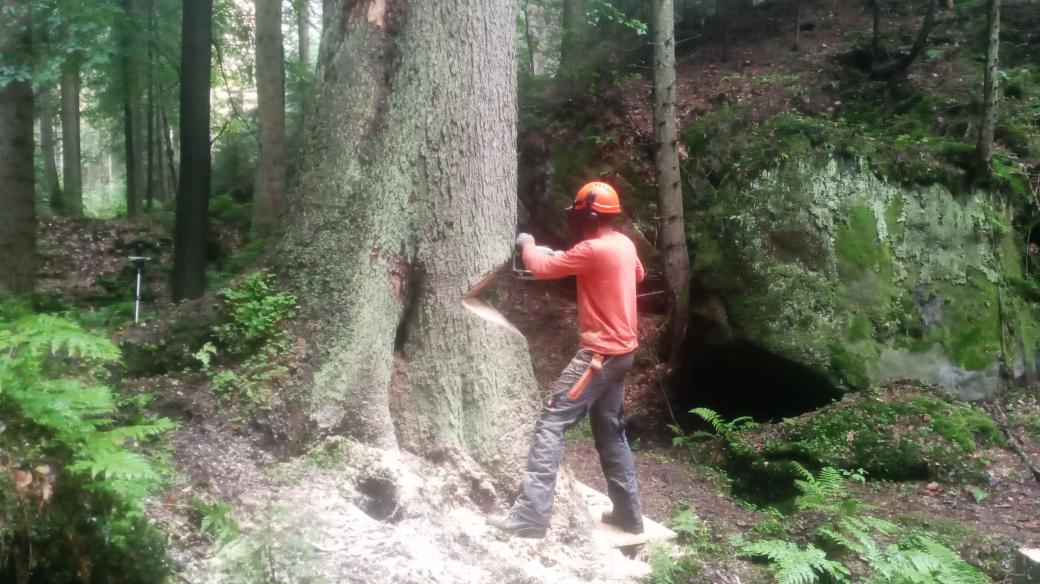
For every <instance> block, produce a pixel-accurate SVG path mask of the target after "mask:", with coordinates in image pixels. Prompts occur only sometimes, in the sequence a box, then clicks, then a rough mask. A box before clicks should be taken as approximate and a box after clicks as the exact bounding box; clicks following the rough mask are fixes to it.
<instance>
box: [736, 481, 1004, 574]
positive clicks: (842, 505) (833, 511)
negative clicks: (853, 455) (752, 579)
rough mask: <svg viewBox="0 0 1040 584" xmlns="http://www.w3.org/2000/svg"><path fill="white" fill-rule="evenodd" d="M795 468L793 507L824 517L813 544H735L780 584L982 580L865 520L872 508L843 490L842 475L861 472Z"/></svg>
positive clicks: (925, 545) (924, 544)
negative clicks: (761, 561)
mask: <svg viewBox="0 0 1040 584" xmlns="http://www.w3.org/2000/svg"><path fill="white" fill-rule="evenodd" d="M794 464H795V466H796V467H797V469H798V472H799V473H800V474H801V475H802V478H801V479H798V480H796V481H795V486H796V487H797V488H798V490H799V491H800V493H801V494H800V495H799V496H798V497H797V498H796V499H795V507H796V508H798V509H799V510H802V511H816V512H822V513H824V516H825V517H826V519H825V520H824V521H823V522H822V523H820V524H819V525H817V527H816V528H815V530H814V532H813V539H814V540H815V543H817V544H819V546H817V545H815V544H814V543H813V542H808V543H806V544H805V545H804V546H800V545H798V544H797V543H795V542H792V541H790V540H788V539H781V538H771V539H762V540H758V541H754V542H747V541H743V540H742V539H739V538H737V539H736V540H735V541H734V543H735V545H736V546H737V548H738V549H739V551H740V553H741V554H742V555H745V556H749V557H760V558H765V559H766V560H767V561H768V562H769V568H770V570H772V572H773V575H774V576H775V577H776V580H777V582H779V583H780V584H811V583H813V582H819V581H829V582H853V581H855V582H867V583H868V584H979V583H985V582H989V579H988V578H987V577H986V576H985V575H984V574H983V573H982V571H981V570H979V569H978V568H976V567H975V566H972V565H971V564H969V563H968V562H966V561H964V560H963V559H962V558H961V557H960V556H958V555H957V553H956V552H954V551H953V550H951V549H950V548H948V547H946V546H945V545H943V544H942V543H940V542H938V541H936V540H935V539H933V538H931V537H929V536H927V535H924V534H921V533H912V532H906V531H904V530H902V529H901V528H900V527H899V526H898V525H896V524H895V523H892V522H891V521H888V520H886V519H883V518H880V517H875V516H872V515H869V514H867V513H866V511H868V510H870V509H871V508H872V507H871V506H870V505H868V504H866V503H864V502H862V501H860V500H858V499H855V498H854V497H852V496H851V495H850V494H849V492H848V489H847V481H848V480H849V479H848V477H851V478H852V479H853V480H858V481H862V480H864V479H863V474H862V472H853V473H849V472H846V471H840V470H837V469H834V468H824V469H822V470H821V471H820V472H819V473H818V474H816V475H813V474H812V473H811V472H809V471H808V470H807V469H805V467H803V466H801V465H798V464H797V463H794ZM854 568H855V569H854ZM863 572H866V574H863ZM854 574H855V578H853V575H854Z"/></svg>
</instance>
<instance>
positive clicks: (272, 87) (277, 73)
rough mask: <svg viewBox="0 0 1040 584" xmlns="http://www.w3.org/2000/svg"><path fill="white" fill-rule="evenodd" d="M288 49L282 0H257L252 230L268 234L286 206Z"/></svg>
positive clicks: (261, 234) (258, 233)
mask: <svg viewBox="0 0 1040 584" xmlns="http://www.w3.org/2000/svg"><path fill="white" fill-rule="evenodd" d="M284 65H285V52H284V50H283V48H282V2H281V0H256V92H257V114H258V118H259V122H260V164H259V165H257V178H256V189H255V190H254V192H253V222H252V230H253V233H254V235H256V236H258V237H267V236H269V235H270V234H271V233H272V231H273V230H274V228H275V226H276V224H277V222H278V219H279V218H280V217H281V214H282V211H283V210H284V209H285V76H284V73H283V72H284V70H285V69H284Z"/></svg>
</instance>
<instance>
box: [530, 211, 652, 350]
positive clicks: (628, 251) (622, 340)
mask: <svg viewBox="0 0 1040 584" xmlns="http://www.w3.org/2000/svg"><path fill="white" fill-rule="evenodd" d="M524 265H525V266H527V268H528V269H529V270H531V273H532V274H533V275H534V277H535V278H538V279H539V280H551V279H553V278H563V277H565V276H577V277H578V337H579V339H580V342H581V346H582V348H585V349H589V350H591V351H595V352H597V353H601V354H603V355H622V354H625V353H630V352H632V351H634V350H636V347H638V346H639V340H638V335H639V328H638V323H637V321H636V282H642V281H643V264H642V263H640V261H639V257H638V256H637V255H636V246H635V245H633V244H632V240H630V239H629V238H627V237H625V235H624V234H622V233H618V232H616V231H613V232H610V233H607V234H606V235H602V236H600V237H597V238H594V239H586V240H585V241H582V242H581V243H579V244H578V245H575V246H574V247H572V248H571V249H570V250H568V251H566V252H565V253H557V254H554V255H548V254H543V253H540V252H538V251H537V250H536V249H535V245H534V244H533V243H529V244H527V245H525V246H524Z"/></svg>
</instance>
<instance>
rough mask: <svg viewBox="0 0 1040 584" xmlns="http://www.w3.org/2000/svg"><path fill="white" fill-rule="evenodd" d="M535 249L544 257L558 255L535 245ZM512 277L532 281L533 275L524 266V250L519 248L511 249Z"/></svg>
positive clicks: (549, 249) (542, 246) (551, 250)
mask: <svg viewBox="0 0 1040 584" xmlns="http://www.w3.org/2000/svg"><path fill="white" fill-rule="evenodd" d="M535 249H536V250H538V251H539V252H541V253H544V254H545V255H556V254H557V253H560V252H558V251H555V250H553V249H552V248H550V247H546V246H544V245H536V246H535ZM513 275H514V276H516V277H517V278H519V279H521V280H534V279H535V277H534V274H532V273H531V270H529V269H527V266H525V265H524V250H523V249H522V248H521V247H520V246H516V247H514V248H513Z"/></svg>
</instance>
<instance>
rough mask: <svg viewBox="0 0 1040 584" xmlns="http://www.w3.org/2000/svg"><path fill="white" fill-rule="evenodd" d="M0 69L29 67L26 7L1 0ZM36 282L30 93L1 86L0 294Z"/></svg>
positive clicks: (14, 84)
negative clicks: (2, 14)
mask: <svg viewBox="0 0 1040 584" xmlns="http://www.w3.org/2000/svg"><path fill="white" fill-rule="evenodd" d="M0 8H2V9H3V12H4V17H3V18H2V19H0V66H4V67H11V68H12V69H14V70H16V71H18V70H23V71H24V70H25V69H27V68H28V66H29V62H30V56H29V53H30V45H31V42H30V36H29V31H28V29H29V16H28V15H29V6H28V2H18V1H16V0H2V2H0ZM35 279H36V185H35V177H34V175H33V93H32V85H30V84H29V82H27V81H9V82H8V83H6V84H0V292H7V293H11V294H25V293H29V292H32V291H33V285H34V282H35Z"/></svg>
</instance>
